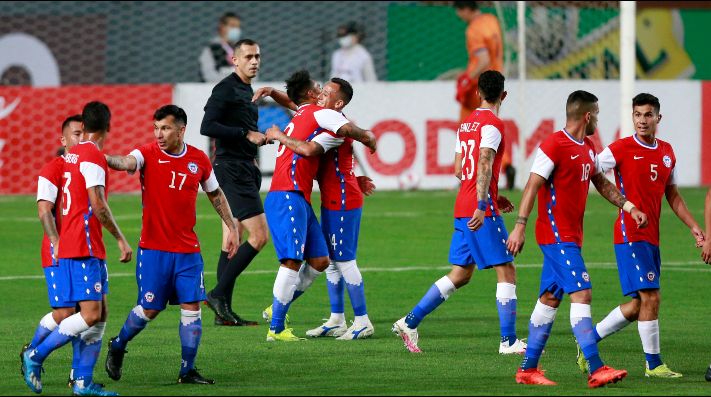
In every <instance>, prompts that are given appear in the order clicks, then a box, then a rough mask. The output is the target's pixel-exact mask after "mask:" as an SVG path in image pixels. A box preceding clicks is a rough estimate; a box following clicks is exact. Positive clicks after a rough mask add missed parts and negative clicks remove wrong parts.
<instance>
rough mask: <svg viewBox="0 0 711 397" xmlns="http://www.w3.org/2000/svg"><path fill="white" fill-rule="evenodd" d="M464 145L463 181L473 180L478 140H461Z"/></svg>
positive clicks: (461, 144) (462, 145)
mask: <svg viewBox="0 0 711 397" xmlns="http://www.w3.org/2000/svg"><path fill="white" fill-rule="evenodd" d="M459 145H460V146H461V147H462V181H466V180H471V179H472V178H474V170H475V168H476V164H474V150H476V142H475V141H474V140H473V139H469V140H467V141H460V142H459Z"/></svg>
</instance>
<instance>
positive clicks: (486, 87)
mask: <svg viewBox="0 0 711 397" xmlns="http://www.w3.org/2000/svg"><path fill="white" fill-rule="evenodd" d="M504 80H506V78H504V75H503V74H501V73H500V72H497V71H496V70H487V71H486V72H484V73H482V74H480V75H479V92H481V94H482V97H483V98H484V100H486V101H487V102H489V103H494V102H496V101H498V100H499V98H501V94H502V93H503V92H504Z"/></svg>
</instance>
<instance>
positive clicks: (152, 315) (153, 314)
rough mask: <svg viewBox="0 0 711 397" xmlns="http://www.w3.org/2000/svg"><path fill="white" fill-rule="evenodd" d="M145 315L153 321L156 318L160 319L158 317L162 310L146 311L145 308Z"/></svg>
mask: <svg viewBox="0 0 711 397" xmlns="http://www.w3.org/2000/svg"><path fill="white" fill-rule="evenodd" d="M180 306H181V307H182V305H180ZM143 314H144V315H145V316H146V317H148V318H149V319H151V320H153V319H154V318H156V317H158V315H159V314H160V310H153V309H146V308H145V307H144V308H143Z"/></svg>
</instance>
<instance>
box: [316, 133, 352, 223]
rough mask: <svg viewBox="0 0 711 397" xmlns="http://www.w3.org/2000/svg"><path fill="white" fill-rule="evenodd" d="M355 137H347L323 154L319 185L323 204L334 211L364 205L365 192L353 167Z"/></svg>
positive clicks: (318, 178) (319, 168) (319, 171)
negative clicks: (337, 145)
mask: <svg viewBox="0 0 711 397" xmlns="http://www.w3.org/2000/svg"><path fill="white" fill-rule="evenodd" d="M354 165H355V157H354V156H353V139H351V138H346V139H345V140H344V142H343V144H341V145H340V146H339V147H338V148H336V149H332V150H329V151H328V153H325V154H324V155H323V156H321V163H320V164H319V167H318V177H317V181H318V186H319V189H321V206H322V207H323V208H326V209H329V210H332V211H348V210H353V209H356V208H361V207H363V192H361V191H360V186H358V180H357V179H356V176H355V173H354V172H353V168H354Z"/></svg>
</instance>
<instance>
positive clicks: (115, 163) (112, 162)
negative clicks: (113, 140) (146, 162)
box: [105, 154, 139, 173]
mask: <svg viewBox="0 0 711 397" xmlns="http://www.w3.org/2000/svg"><path fill="white" fill-rule="evenodd" d="M105 156H106V163H107V164H108V166H109V168H111V169H113V170H116V171H127V172H129V173H134V172H136V170H137V169H138V168H139V167H138V161H137V160H136V157H134V156H132V155H130V154H129V155H128V156H112V155H108V154H107V155H105Z"/></svg>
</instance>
